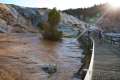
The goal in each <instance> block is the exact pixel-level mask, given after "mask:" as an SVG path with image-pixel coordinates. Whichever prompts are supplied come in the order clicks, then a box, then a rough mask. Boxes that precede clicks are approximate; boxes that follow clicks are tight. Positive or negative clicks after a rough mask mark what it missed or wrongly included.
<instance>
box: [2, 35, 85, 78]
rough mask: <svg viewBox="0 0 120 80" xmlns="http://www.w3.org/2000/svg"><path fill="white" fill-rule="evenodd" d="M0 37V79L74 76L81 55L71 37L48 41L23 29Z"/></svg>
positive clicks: (80, 50)
mask: <svg viewBox="0 0 120 80" xmlns="http://www.w3.org/2000/svg"><path fill="white" fill-rule="evenodd" d="M0 37H1V38H0V80H76V79H74V78H73V75H74V73H76V72H77V70H78V69H79V68H80V66H81V57H82V56H83V55H82V49H80V48H79V47H80V44H79V43H78V42H77V41H76V40H75V39H72V38H64V39H63V41H62V42H51V41H44V40H42V39H41V38H40V37H39V35H38V34H24V33H17V34H16V33H12V34H0ZM48 64H50V65H49V66H45V65H48ZM43 68H44V69H43ZM45 68H46V69H47V71H45ZM49 72H50V73H53V74H52V75H50V74H49ZM77 80H78V79H77Z"/></svg>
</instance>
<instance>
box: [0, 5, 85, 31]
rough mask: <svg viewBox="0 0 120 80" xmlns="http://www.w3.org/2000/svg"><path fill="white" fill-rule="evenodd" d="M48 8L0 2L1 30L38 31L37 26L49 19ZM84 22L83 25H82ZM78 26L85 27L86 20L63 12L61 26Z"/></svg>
mask: <svg viewBox="0 0 120 80" xmlns="http://www.w3.org/2000/svg"><path fill="white" fill-rule="evenodd" d="M48 12H49V9H47V8H28V7H20V6H16V5H12V4H0V32H8V33H16V32H19V33H20V32H38V29H37V28H36V26H37V25H38V24H39V23H43V22H45V21H47V20H48ZM81 24H82V27H81ZM63 25H67V26H76V25H77V26H78V27H81V28H83V25H84V22H82V21H80V20H79V19H77V18H75V17H73V16H71V15H68V14H65V13H62V12H61V22H60V26H63Z"/></svg>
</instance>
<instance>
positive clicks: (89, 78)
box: [84, 38, 95, 80]
mask: <svg viewBox="0 0 120 80" xmlns="http://www.w3.org/2000/svg"><path fill="white" fill-rule="evenodd" d="M91 40H92V45H93V47H92V55H91V60H90V65H89V68H88V70H87V73H86V76H85V78H84V80H92V73H93V64H94V48H95V43H94V40H93V38H91Z"/></svg>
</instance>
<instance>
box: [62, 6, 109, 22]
mask: <svg viewBox="0 0 120 80" xmlns="http://www.w3.org/2000/svg"><path fill="white" fill-rule="evenodd" d="M106 6H108V4H100V5H95V6H92V7H89V8H78V9H68V10H64V11H63V12H65V13H67V14H70V15H72V16H74V17H77V18H79V19H80V20H83V21H87V22H89V21H91V22H92V20H90V19H91V18H93V19H94V18H96V17H100V16H101V15H102V14H103V13H104V11H105V10H106ZM94 21H95V20H94Z"/></svg>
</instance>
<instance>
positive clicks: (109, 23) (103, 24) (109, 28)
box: [96, 9, 120, 32]
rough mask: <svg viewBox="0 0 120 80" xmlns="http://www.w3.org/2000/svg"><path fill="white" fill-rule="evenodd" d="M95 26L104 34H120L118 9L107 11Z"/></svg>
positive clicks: (119, 13) (119, 11)
mask: <svg viewBox="0 0 120 80" xmlns="http://www.w3.org/2000/svg"><path fill="white" fill-rule="evenodd" d="M96 25H97V26H98V27H99V28H101V29H102V30H103V31H104V32H120V9H116V10H112V9H111V10H108V11H107V12H106V13H105V14H104V15H103V16H102V17H101V18H100V19H99V20H98V21H97V23H96Z"/></svg>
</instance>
